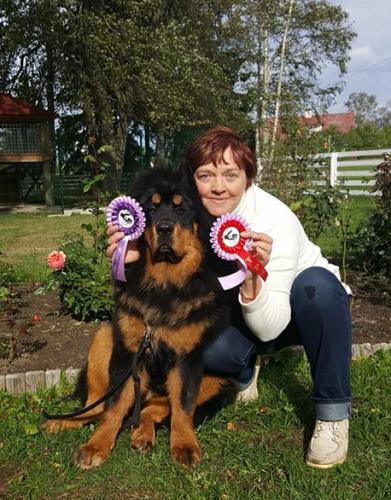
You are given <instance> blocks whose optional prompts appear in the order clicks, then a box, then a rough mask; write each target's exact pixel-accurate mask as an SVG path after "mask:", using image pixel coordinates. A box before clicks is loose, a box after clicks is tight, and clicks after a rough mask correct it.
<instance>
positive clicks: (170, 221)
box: [132, 169, 203, 281]
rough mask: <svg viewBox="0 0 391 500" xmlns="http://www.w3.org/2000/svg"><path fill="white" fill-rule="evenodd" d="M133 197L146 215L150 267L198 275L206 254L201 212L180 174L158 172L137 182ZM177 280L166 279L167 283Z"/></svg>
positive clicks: (153, 172) (145, 237)
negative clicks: (199, 216)
mask: <svg viewBox="0 0 391 500" xmlns="http://www.w3.org/2000/svg"><path fill="white" fill-rule="evenodd" d="M132 195H133V196H134V197H135V198H136V199H137V200H138V201H139V202H140V204H141V206H142V207H143V209H144V211H145V214H146V228H145V231H144V242H145V254H146V255H145V257H146V261H147V264H148V265H149V266H150V267H151V266H152V267H154V268H156V269H159V272H167V273H180V272H181V270H182V271H183V272H185V273H191V272H194V271H195V270H196V269H197V267H199V265H200V263H201V260H202V254H203V252H202V246H201V243H200V240H199V237H198V215H199V211H198V210H197V197H196V195H195V192H194V189H193V188H192V187H191V186H190V185H189V184H188V182H186V181H185V180H184V179H183V178H182V176H181V175H180V173H178V172H172V171H167V170H160V169H154V170H152V171H149V172H148V173H146V174H143V175H142V176H141V177H140V178H139V179H138V180H137V181H136V183H135V186H134V189H133V190H132ZM173 266H175V269H174V268H173ZM156 269H155V270H154V271H153V272H154V273H156ZM163 269H164V271H162V270H163ZM151 271H152V270H151ZM173 278H174V277H173V276H165V279H166V280H170V281H171V280H172V279H173Z"/></svg>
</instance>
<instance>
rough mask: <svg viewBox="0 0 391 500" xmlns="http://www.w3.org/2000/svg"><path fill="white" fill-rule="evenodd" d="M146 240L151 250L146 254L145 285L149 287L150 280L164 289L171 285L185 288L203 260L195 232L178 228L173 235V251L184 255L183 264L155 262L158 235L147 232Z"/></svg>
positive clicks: (152, 231)
mask: <svg viewBox="0 0 391 500" xmlns="http://www.w3.org/2000/svg"><path fill="white" fill-rule="evenodd" d="M145 239H146V241H147V243H148V247H149V250H148V251H147V254H146V264H147V266H146V267H147V272H146V273H145V277H144V283H145V285H146V286H147V285H148V282H149V280H150V279H153V280H154V281H155V282H156V285H157V286H161V287H164V286H166V285H167V284H168V283H171V284H173V285H175V286H177V287H178V288H180V287H182V286H184V284H185V283H186V281H187V280H188V279H189V276H191V275H192V274H193V273H194V272H195V271H196V270H197V269H198V268H199V266H200V264H201V260H202V247H201V243H200V242H199V240H198V238H196V237H195V235H194V233H193V231H189V230H185V229H181V230H179V229H178V227H177V226H175V229H174V235H173V240H174V244H173V250H174V251H175V252H176V253H177V255H183V258H182V260H181V262H179V263H177V264H174V263H171V262H166V261H163V262H153V260H152V253H153V252H154V250H155V248H156V246H157V234H156V231H154V230H149V231H145Z"/></svg>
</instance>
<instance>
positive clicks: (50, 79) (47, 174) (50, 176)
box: [43, 44, 57, 207]
mask: <svg viewBox="0 0 391 500" xmlns="http://www.w3.org/2000/svg"><path fill="white" fill-rule="evenodd" d="M46 62H47V74H46V99H47V106H48V111H50V112H52V113H53V114H54V113H55V98H54V79H55V70H54V62H53V51H52V48H51V47H50V45H49V44H47V45H46ZM55 139H56V138H55V126H54V119H53V120H51V121H50V122H49V141H50V147H51V149H50V152H51V159H50V160H49V161H47V162H45V163H44V165H43V178H44V189H45V205H46V206H47V207H51V206H53V205H54V177H55V174H56V164H57V155H56V142H55Z"/></svg>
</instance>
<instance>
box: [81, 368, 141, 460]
mask: <svg viewBox="0 0 391 500" xmlns="http://www.w3.org/2000/svg"><path fill="white" fill-rule="evenodd" d="M140 378H141V390H142V391H143V390H144V388H145V380H144V377H142V376H141V377H140ZM133 405H134V384H133V380H132V379H129V380H128V381H127V382H126V384H125V386H124V387H123V389H122V391H121V393H120V394H119V396H118V399H117V400H116V401H115V402H114V404H113V405H112V406H111V407H110V408H108V409H106V410H105V411H104V413H103V417H102V420H101V422H100V424H99V427H98V429H97V430H96V431H95V433H94V434H93V435H92V437H91V438H90V440H89V441H88V442H87V443H86V444H84V445H82V446H81V447H80V448H79V449H78V451H77V452H76V454H75V458H74V462H75V464H76V465H77V466H78V467H80V468H81V469H91V468H92V467H96V466H97V465H100V464H101V463H102V462H104V460H106V458H107V457H108V456H109V454H110V451H111V450H112V448H113V447H114V444H115V440H116V438H117V434H118V432H119V431H120V429H121V426H122V422H123V419H124V418H125V416H126V415H127V414H128V412H129V410H130V408H131V407H132V406H133Z"/></svg>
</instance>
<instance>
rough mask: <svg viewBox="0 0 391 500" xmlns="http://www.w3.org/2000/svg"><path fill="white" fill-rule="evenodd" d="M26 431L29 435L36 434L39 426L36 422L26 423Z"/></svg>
mask: <svg viewBox="0 0 391 500" xmlns="http://www.w3.org/2000/svg"><path fill="white" fill-rule="evenodd" d="M24 433H25V434H26V435H27V436H34V435H35V434H38V433H39V428H38V426H37V425H36V424H25V426H24Z"/></svg>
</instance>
